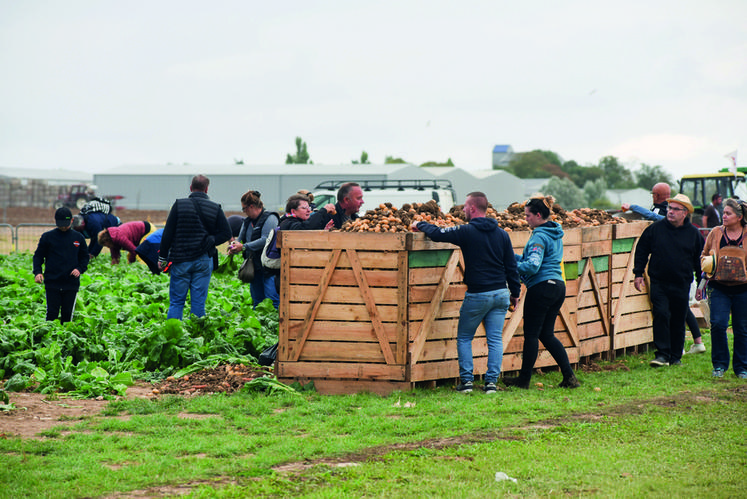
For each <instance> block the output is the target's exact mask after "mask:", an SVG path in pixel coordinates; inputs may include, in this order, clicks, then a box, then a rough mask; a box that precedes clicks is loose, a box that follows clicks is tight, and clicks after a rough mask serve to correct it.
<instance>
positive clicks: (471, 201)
mask: <svg viewBox="0 0 747 499" xmlns="http://www.w3.org/2000/svg"><path fill="white" fill-rule="evenodd" d="M487 211H488V197H487V196H486V195H485V194H484V193H482V192H478V191H475V192H470V193H469V194H467V199H466V200H465V201H464V214H465V215H466V217H467V221H468V222H469V221H470V220H472V219H473V218H480V217H484V216H485V213H486V212H487Z"/></svg>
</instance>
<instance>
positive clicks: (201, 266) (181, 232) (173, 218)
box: [158, 175, 231, 320]
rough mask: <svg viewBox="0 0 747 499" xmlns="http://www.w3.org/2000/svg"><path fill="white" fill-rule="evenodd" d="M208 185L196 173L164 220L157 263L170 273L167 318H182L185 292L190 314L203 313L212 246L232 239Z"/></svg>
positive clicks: (208, 181)
mask: <svg viewBox="0 0 747 499" xmlns="http://www.w3.org/2000/svg"><path fill="white" fill-rule="evenodd" d="M209 184H210V180H209V179H208V178H207V177H206V176H204V175H197V176H195V177H194V178H193V179H192V185H191V186H190V188H189V190H190V191H191V194H190V195H189V197H187V198H182V199H177V200H176V202H175V203H174V205H173V206H172V207H171V211H169V216H168V218H167V219H166V226H165V227H164V229H163V236H162V238H161V248H160V250H159V256H158V266H159V267H160V268H161V270H164V271H165V270H166V269H168V271H169V274H170V276H171V281H170V284H169V312H168V315H167V318H168V319H179V320H181V319H182V315H183V310H184V302H185V301H186V299H187V292H189V294H190V311H191V312H192V314H194V315H196V316H197V317H202V316H204V315H205V301H206V300H207V294H208V287H209V286H210V274H211V273H212V272H213V268H214V261H213V257H214V256H217V254H218V253H217V250H216V249H215V247H216V246H220V245H221V244H223V243H225V242H226V241H228V240H229V239H231V227H230V226H229V225H228V220H227V219H226V215H225V213H223V208H221V206H220V205H219V204H218V203H215V202H213V201H210V198H208V195H207V191H208V185H209Z"/></svg>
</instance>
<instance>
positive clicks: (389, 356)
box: [345, 249, 399, 364]
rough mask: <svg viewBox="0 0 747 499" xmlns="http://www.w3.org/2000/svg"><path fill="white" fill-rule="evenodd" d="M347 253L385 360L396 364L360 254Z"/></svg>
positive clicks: (349, 251) (353, 251)
mask: <svg viewBox="0 0 747 499" xmlns="http://www.w3.org/2000/svg"><path fill="white" fill-rule="evenodd" d="M345 252H346V253H347V256H348V259H349V260H350V264H351V266H352V268H353V274H354V275H355V276H356V279H357V281H358V290H359V291H360V293H361V295H362V296H363V301H364V302H365V306H366V311H367V312H368V317H369V319H370V320H371V324H373V327H374V332H375V333H376V337H377V338H378V340H379V346H380V347H381V352H382V353H383V355H384V360H386V363H387V364H394V354H393V353H392V349H391V347H390V346H389V343H388V342H387V340H386V335H385V334H384V331H383V329H382V327H381V322H382V317H381V316H380V315H379V308H378V307H377V306H376V302H375V301H374V299H373V295H372V294H371V290H370V289H369V287H368V281H367V280H366V274H365V273H364V272H363V267H362V266H361V262H360V260H359V259H358V254H357V252H356V251H355V250H351V249H346V250H345ZM397 318H399V317H397Z"/></svg>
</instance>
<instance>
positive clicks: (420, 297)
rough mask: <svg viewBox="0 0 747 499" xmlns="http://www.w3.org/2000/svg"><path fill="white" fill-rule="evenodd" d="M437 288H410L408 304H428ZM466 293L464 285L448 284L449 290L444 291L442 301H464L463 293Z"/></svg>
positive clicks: (431, 286) (433, 286)
mask: <svg viewBox="0 0 747 499" xmlns="http://www.w3.org/2000/svg"><path fill="white" fill-rule="evenodd" d="M437 288H438V286H437V285H429V286H410V290H409V292H410V303H425V302H430V301H431V300H432V299H433V294H434V293H435V292H436V289H437ZM466 292H467V286H466V285H465V284H454V283H452V284H450V285H449V289H447V290H446V294H445V295H444V301H459V302H461V301H462V299H464V293H466Z"/></svg>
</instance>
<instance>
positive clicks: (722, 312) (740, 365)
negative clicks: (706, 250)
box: [709, 287, 747, 374]
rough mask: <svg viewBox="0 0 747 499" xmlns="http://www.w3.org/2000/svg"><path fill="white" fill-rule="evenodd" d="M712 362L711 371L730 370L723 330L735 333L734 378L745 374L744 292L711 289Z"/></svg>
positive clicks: (746, 299)
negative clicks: (728, 328) (735, 375)
mask: <svg viewBox="0 0 747 499" xmlns="http://www.w3.org/2000/svg"><path fill="white" fill-rule="evenodd" d="M709 300H710V306H711V362H712V363H713V368H714V369H723V370H724V371H726V370H727V369H729V339H728V338H727V336H726V328H727V327H729V315H730V314H731V327H732V330H733V331H734V358H733V367H734V372H735V373H736V374H739V373H743V372H747V292H743V293H729V292H725V291H722V290H720V289H717V288H714V287H711V288H710V298H709Z"/></svg>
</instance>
